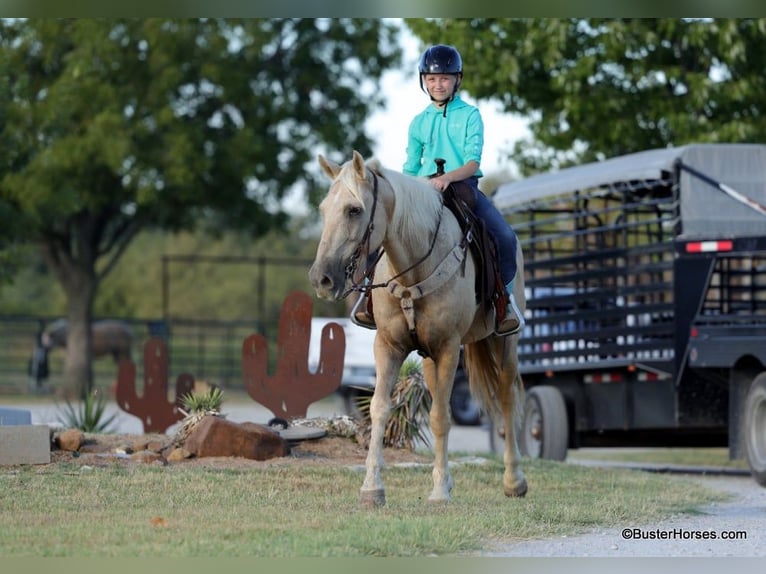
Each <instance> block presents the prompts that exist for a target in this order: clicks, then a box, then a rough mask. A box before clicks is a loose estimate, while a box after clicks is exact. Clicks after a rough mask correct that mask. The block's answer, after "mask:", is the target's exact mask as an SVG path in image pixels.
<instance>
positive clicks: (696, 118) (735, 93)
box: [407, 18, 766, 173]
mask: <svg viewBox="0 0 766 574" xmlns="http://www.w3.org/2000/svg"><path fill="white" fill-rule="evenodd" d="M407 25H408V26H409V28H410V29H411V30H413V32H414V33H415V34H416V35H417V36H418V37H419V38H420V39H421V40H422V41H423V42H426V43H430V42H437V41H443V39H444V38H448V39H449V42H450V43H452V44H455V45H456V46H458V47H459V49H460V50H461V53H462V56H463V63H464V69H465V79H464V82H463V86H464V88H465V89H466V91H468V92H469V93H470V94H471V95H472V96H473V97H475V98H478V99H489V98H496V99H497V100H499V101H500V102H501V103H502V105H503V106H504V108H505V109H506V110H507V111H508V112H513V113H518V114H521V115H522V116H524V117H525V118H527V119H528V120H529V127H530V131H531V133H532V138H531V139H530V140H527V141H524V142H521V143H520V144H519V145H518V146H517V149H516V156H515V157H514V159H516V160H517V162H518V163H519V164H520V165H521V166H522V168H523V170H524V171H526V172H527V173H529V172H534V171H542V170H547V169H549V168H550V167H556V166H560V165H566V164H567V163H573V162H584V161H593V160H598V159H603V158H605V157H612V156H617V155H622V154H625V153H629V152H635V151H640V150H645V149H653V148H664V147H668V146H677V145H682V144H687V143H692V142H759V141H764V140H765V139H766V100H764V98H763V93H764V90H766V75H764V73H763V70H764V66H765V65H766V52H764V50H763V46H764V42H766V19H752V18H737V19H729V18H712V19H711V18H705V19H699V18H696V19H692V18H651V19H650V18H619V19H603V18H589V19H584V18H571V19H556V18H525V19H518V18H510V19H478V18H475V19H470V20H469V19H460V20H457V19H429V20H425V19H409V20H407Z"/></svg>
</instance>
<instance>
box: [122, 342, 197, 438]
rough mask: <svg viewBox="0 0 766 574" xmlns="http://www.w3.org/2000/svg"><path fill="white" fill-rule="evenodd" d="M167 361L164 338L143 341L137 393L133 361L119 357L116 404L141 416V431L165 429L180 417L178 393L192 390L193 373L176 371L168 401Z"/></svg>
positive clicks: (183, 393) (168, 358)
mask: <svg viewBox="0 0 766 574" xmlns="http://www.w3.org/2000/svg"><path fill="white" fill-rule="evenodd" d="M169 364H170V357H169V355H168V349H167V346H166V345H165V342H164V341H163V340H162V339H160V338H157V337H154V338H152V339H150V340H149V341H147V342H146V344H145V345H144V390H143V393H141V396H140V397H139V396H138V393H137V392H136V364H135V363H134V362H133V361H131V360H129V359H123V360H122V361H120V364H119V370H118V373H117V389H116V392H115V396H116V399H117V405H118V406H119V407H120V408H121V409H122V410H123V411H125V412H127V413H130V414H132V415H134V416H136V417H138V418H139V419H141V421H142V422H143V424H144V432H145V433H150V432H160V433H161V432H165V430H167V428H168V427H170V426H171V425H173V424H175V423H177V422H178V421H180V420H181V419H182V418H184V414H183V413H182V412H181V411H180V410H179V409H178V406H179V405H180V404H181V403H180V401H181V397H183V396H184V395H185V394H187V393H190V392H191V391H192V390H193V388H194V377H193V376H192V375H189V374H187V373H183V374H180V375H178V378H177V379H176V395H175V402H172V403H171V402H168V365H169Z"/></svg>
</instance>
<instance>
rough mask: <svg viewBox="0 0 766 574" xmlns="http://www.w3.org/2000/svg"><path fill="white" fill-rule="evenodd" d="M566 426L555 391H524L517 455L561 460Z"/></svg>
mask: <svg viewBox="0 0 766 574" xmlns="http://www.w3.org/2000/svg"><path fill="white" fill-rule="evenodd" d="M568 446H569V425H568V422H567V409H566V405H565V404H564V397H563V396H562V395H561V392H560V391H559V390H558V389H557V388H556V387H551V386H548V385H540V386H536V387H532V388H531V389H529V391H527V397H526V399H525V401H524V417H523V419H522V424H521V433H520V435H519V448H520V449H521V454H523V455H524V456H528V457H530V458H544V459H548V460H565V459H566V457H567V447H568Z"/></svg>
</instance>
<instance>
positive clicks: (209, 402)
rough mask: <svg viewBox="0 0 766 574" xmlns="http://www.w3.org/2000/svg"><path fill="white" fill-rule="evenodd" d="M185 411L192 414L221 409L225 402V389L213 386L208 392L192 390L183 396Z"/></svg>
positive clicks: (182, 401) (182, 402)
mask: <svg viewBox="0 0 766 574" xmlns="http://www.w3.org/2000/svg"><path fill="white" fill-rule="evenodd" d="M181 404H182V405H183V408H184V411H185V412H186V413H187V414H189V415H191V414H193V413H198V412H209V411H215V412H220V411H221V404H223V391H222V390H221V389H219V388H218V387H211V388H210V389H209V390H208V391H207V392H206V393H197V392H194V391H192V392H190V393H186V394H185V395H184V396H182V397H181Z"/></svg>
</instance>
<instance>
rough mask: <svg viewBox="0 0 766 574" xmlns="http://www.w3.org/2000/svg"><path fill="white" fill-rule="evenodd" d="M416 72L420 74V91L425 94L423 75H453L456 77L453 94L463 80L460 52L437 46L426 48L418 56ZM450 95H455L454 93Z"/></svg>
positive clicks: (448, 47) (444, 46)
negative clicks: (418, 61)
mask: <svg viewBox="0 0 766 574" xmlns="http://www.w3.org/2000/svg"><path fill="white" fill-rule="evenodd" d="M418 71H419V72H420V89H421V90H423V91H424V92H425V93H428V91H427V90H426V89H425V87H423V74H453V75H455V76H457V83H456V84H455V92H457V89H458V88H459V87H460V82H461V80H462V79H463V59H462V58H461V57H460V52H458V51H457V49H455V48H454V47H452V46H446V45H444V44H437V45H436V46H431V47H430V48H428V49H427V50H426V51H425V52H423V55H422V56H420V63H419V64H418ZM452 95H453V96H454V95H455V94H454V92H453V94H452Z"/></svg>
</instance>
